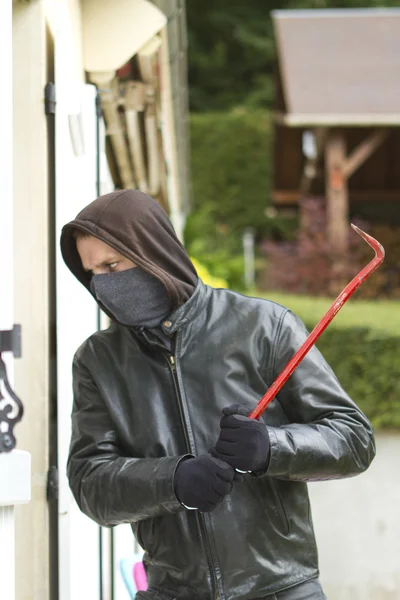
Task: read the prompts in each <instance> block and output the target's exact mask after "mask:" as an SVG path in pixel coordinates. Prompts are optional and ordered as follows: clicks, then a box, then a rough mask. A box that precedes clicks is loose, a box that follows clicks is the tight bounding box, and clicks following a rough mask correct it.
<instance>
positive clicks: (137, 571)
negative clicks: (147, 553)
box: [133, 562, 147, 592]
mask: <svg viewBox="0 0 400 600" xmlns="http://www.w3.org/2000/svg"><path fill="white" fill-rule="evenodd" d="M133 579H134V582H135V585H136V588H137V591H138V592H141V591H143V592H145V591H146V590H147V577H146V571H145V570H144V565H143V563H142V562H137V563H135V564H134V565H133Z"/></svg>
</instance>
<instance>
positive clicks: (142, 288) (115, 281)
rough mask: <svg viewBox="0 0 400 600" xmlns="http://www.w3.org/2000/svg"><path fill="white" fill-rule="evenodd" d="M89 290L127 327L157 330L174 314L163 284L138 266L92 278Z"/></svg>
mask: <svg viewBox="0 0 400 600" xmlns="http://www.w3.org/2000/svg"><path fill="white" fill-rule="evenodd" d="M90 289H91V291H92V293H93V294H94V296H95V298H96V300H98V301H99V302H101V304H102V305H103V306H104V307H105V308H107V310H108V311H109V312H110V313H111V314H112V315H113V316H114V317H115V318H116V319H117V321H119V322H120V323H122V325H127V326H128V327H148V328H151V327H157V326H158V325H160V323H161V322H162V321H163V320H164V319H165V317H167V316H168V314H169V313H170V312H171V303H170V300H169V298H168V295H167V293H166V291H165V288H164V286H163V284H162V283H161V282H160V281H159V280H158V279H157V278H156V277H153V275H150V274H149V273H146V271H143V270H142V269H140V268H139V267H133V268H132V269H127V270H126V271H119V272H118V273H105V274H102V275H93V277H92V280H91V282H90Z"/></svg>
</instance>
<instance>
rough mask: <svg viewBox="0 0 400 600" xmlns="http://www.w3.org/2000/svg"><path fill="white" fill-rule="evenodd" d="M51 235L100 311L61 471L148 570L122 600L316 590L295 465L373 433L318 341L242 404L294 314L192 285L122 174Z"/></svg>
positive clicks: (364, 442) (193, 278)
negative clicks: (263, 406)
mask: <svg viewBox="0 0 400 600" xmlns="http://www.w3.org/2000/svg"><path fill="white" fill-rule="evenodd" d="M61 249H62V254H63V258H64V260H65V262H66V264H67V266H68V267H69V268H70V270H71V271H72V273H73V274H74V275H75V276H76V277H77V278H78V280H79V281H80V282H81V283H82V284H83V285H84V286H85V287H86V288H87V289H88V291H89V292H90V293H91V294H92V295H93V296H94V298H95V299H96V301H97V303H98V304H99V306H100V307H101V308H102V309H103V310H104V311H105V312H106V313H107V314H108V315H109V316H110V318H111V325H110V327H109V328H108V329H107V330H105V331H98V332H96V333H94V334H93V335H92V336H91V337H90V338H89V339H88V340H86V342H84V343H83V344H82V346H81V347H80V348H79V349H78V350H77V352H76V355H75V357H74V362H73V380H74V408H73V414H72V424H73V426H72V439H71V446H70V454H69V460H68V477H69V482H70V485H71V489H72V491H73V494H74V496H75V499H76V501H77V503H78V505H79V507H80V508H81V510H82V511H83V512H84V513H85V514H86V515H88V516H89V517H90V518H92V519H93V520H94V521H96V522H97V523H99V524H100V525H103V526H108V527H111V526H113V525H118V524H120V523H129V524H131V526H132V529H133V531H134V534H135V536H136V538H137V540H138V542H139V544H140V545H141V547H142V548H143V549H144V551H145V558H144V564H145V568H146V572H147V579H148V590H147V591H146V592H139V593H138V594H137V596H136V597H137V599H138V600H139V598H140V599H143V600H144V599H149V600H173V599H179V600H217V599H218V600H238V599H239V598H240V599H241V600H255V599H258V600H262V599H270V600H272V599H279V600H306V599H320V598H325V595H324V593H323V591H322V589H321V586H320V584H319V580H318V576H319V572H318V557H317V549H316V544H315V538H314V532H313V525H312V520H311V513H310V505H309V499H308V493H307V483H306V482H308V481H316V480H322V479H335V478H342V477H350V476H353V475H357V474H358V473H361V472H362V471H364V470H365V469H367V468H368V466H369V464H370V463H371V461H372V459H373V457H374V454H375V447H374V439H373V432H372V427H371V425H370V423H369V422H368V420H367V418H366V417H365V416H364V414H363V413H362V412H361V411H360V410H359V409H358V408H357V406H356V405H355V404H354V402H353V401H352V400H351V399H350V398H349V396H348V395H347V394H346V393H345V392H344V390H343V389H342V387H341V386H340V384H339V382H338V380H337V379H336V377H335V375H334V373H333V372H332V370H331V369H330V367H329V366H328V365H327V363H326V362H325V360H324V358H323V357H322V355H321V354H320V353H319V351H318V350H317V349H316V348H313V349H312V350H311V351H310V352H309V353H308V354H307V356H306V357H305V358H304V360H303V361H302V363H301V364H300V366H299V367H298V368H297V369H296V371H295V372H294V373H293V375H292V376H291V377H290V379H289V380H288V382H287V383H286V384H285V386H284V387H283V388H282V390H281V391H280V392H279V394H278V395H277V397H276V398H275V399H274V401H273V402H272V403H271V404H270V405H269V407H268V409H267V410H266V411H265V412H264V414H263V416H262V418H261V419H260V420H253V419H249V418H248V415H249V414H250V412H251V411H252V409H253V408H254V407H255V406H256V404H257V402H258V400H259V399H260V398H261V397H262V395H263V394H264V393H265V391H266V389H267V388H268V387H269V386H270V385H271V383H272V382H273V381H274V380H275V378H276V376H277V375H278V374H279V373H280V372H281V370H282V369H283V368H284V367H285V366H286V364H287V362H288V361H289V359H290V358H291V357H292V356H293V354H294V353H295V351H296V350H297V349H298V348H299V347H300V345H301V344H302V343H303V341H304V340H305V338H306V336H307V332H306V330H305V327H304V325H303V324H302V322H301V321H300V320H299V319H298V318H297V317H296V316H295V315H294V314H293V313H291V312H290V311H289V310H287V309H286V308H284V307H282V306H280V305H278V304H275V303H273V302H270V301H268V300H262V299H258V298H249V297H246V296H243V295H240V294H237V293H235V292H233V291H230V290H225V289H211V288H210V287H208V286H206V285H204V283H203V282H202V281H201V280H200V279H199V278H198V277H197V274H196V271H195V269H194V267H193V265H192V263H191V261H190V259H189V257H188V255H187V253H186V252H185V250H184V248H183V246H182V244H181V243H180V241H179V240H178V239H177V237H176V235H175V232H174V230H173V227H172V225H171V223H170V221H169V219H168V217H167V215H166V213H165V212H164V210H163V209H162V208H161V206H160V205H159V204H158V203H157V202H156V201H155V200H153V199H152V198H150V197H149V196H147V195H146V194H144V193H142V192H139V191H136V190H124V191H118V192H115V193H111V194H107V195H105V196H101V197H100V198H97V200H95V201H94V202H92V203H91V204H89V206H87V207H86V208H85V209H83V210H82V211H81V212H80V213H79V215H78V216H77V217H76V219H75V220H74V221H72V222H70V223H68V224H67V225H66V226H65V227H64V228H63V231H62V236H61ZM238 471H241V472H245V474H244V475H243V474H240V473H239V472H238Z"/></svg>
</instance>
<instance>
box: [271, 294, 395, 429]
mask: <svg viewBox="0 0 400 600" xmlns="http://www.w3.org/2000/svg"><path fill="white" fill-rule="evenodd" d="M263 295H264V294H263ZM266 297H268V298H270V299H271V300H274V301H276V302H278V303H280V304H282V305H283V306H287V307H288V308H290V309H291V310H292V311H293V312H295V313H296V314H297V315H298V316H299V317H300V318H301V319H302V320H303V321H304V323H305V324H306V326H307V328H308V329H309V331H311V330H312V329H313V328H314V327H315V325H316V324H317V322H318V320H319V319H320V318H321V317H322V315H323V314H324V313H325V312H326V310H327V309H328V308H329V306H330V304H331V303H332V300H330V299H328V298H317V299H315V298H311V297H309V296H308V297H305V296H294V295H290V294H288V295H284V294H269V295H267V296H266ZM399 345H400V302H398V301H383V302H376V301H375V302H373V301H365V300H361V301H354V300H350V301H349V303H348V304H346V306H344V307H343V308H342V310H341V312H340V313H339V314H338V315H337V316H336V317H335V320H334V321H333V322H332V323H331V324H330V325H329V327H328V328H327V329H326V330H325V331H324V333H323V334H322V336H321V337H320V338H319V340H318V342H317V347H318V349H319V350H320V351H321V352H322V354H323V355H324V357H325V358H326V360H327V362H328V363H329V365H330V366H331V367H332V369H333V370H334V371H335V373H336V375H337V377H338V379H339V381H340V383H341V384H342V386H343V388H344V389H345V390H346V391H347V393H348V394H349V395H350V396H351V397H352V398H353V400H354V401H355V402H356V403H357V405H358V406H359V407H360V408H361V409H362V410H363V411H364V412H365V414H366V415H367V416H368V418H369V419H370V420H371V422H372V424H373V425H374V427H375V429H400V360H398V354H399Z"/></svg>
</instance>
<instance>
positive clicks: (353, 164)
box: [343, 129, 389, 178]
mask: <svg viewBox="0 0 400 600" xmlns="http://www.w3.org/2000/svg"><path fill="white" fill-rule="evenodd" d="M388 135H389V130H388V129H377V130H376V131H374V132H372V133H371V134H370V135H369V136H368V137H367V138H366V139H365V140H363V141H362V142H361V144H359V145H358V146H357V148H355V149H354V150H353V152H352V153H351V154H350V155H349V156H348V157H347V159H346V161H345V164H344V167H343V174H344V176H345V177H346V178H349V177H351V176H352V175H353V173H354V172H355V171H357V169H359V168H360V167H361V165H362V164H363V163H365V161H366V160H368V158H369V157H370V156H371V155H372V154H373V153H374V152H375V150H377V149H378V148H379V146H381V145H382V144H383V142H384V141H385V140H386V139H387V137H388Z"/></svg>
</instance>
